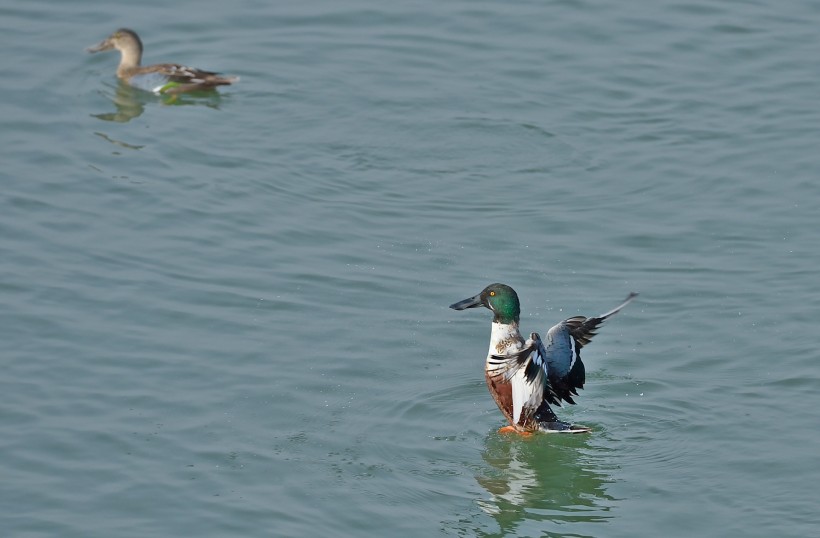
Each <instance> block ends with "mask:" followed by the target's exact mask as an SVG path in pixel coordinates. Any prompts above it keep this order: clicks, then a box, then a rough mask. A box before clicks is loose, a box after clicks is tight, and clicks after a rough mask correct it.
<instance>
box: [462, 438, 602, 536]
mask: <svg viewBox="0 0 820 538" xmlns="http://www.w3.org/2000/svg"><path fill="white" fill-rule="evenodd" d="M588 443H589V438H588V437H587V436H577V435H567V436H563V435H550V436H544V435H536V436H534V437H532V438H521V439H516V438H510V437H508V436H504V435H498V434H496V433H493V434H490V435H489V436H488V438H487V439H486V442H485V449H484V452H483V453H482V457H483V459H484V461H485V462H486V463H487V464H489V465H488V466H485V468H484V469H483V470H482V471H481V472H480V473H479V474H478V475H477V476H476V480H477V481H478V483H479V484H481V486H482V487H484V489H486V490H487V492H489V494H490V498H489V499H486V500H481V501H479V504H480V506H481V508H482V509H483V510H484V511H485V512H486V513H488V514H490V515H491V516H492V517H493V518H494V519H495V521H496V523H497V524H498V526H499V527H500V531H501V532H500V534H501V535H502V536H506V535H508V533H514V531H516V530H517V529H518V530H524V529H520V527H521V526H522V525H523V526H526V524H527V523H528V522H532V523H537V527H538V528H539V529H541V532H547V534H549V532H550V529H549V528H546V527H545V523H547V524H548V523H555V524H557V525H559V526H560V531H561V533H566V532H568V531H569V532H570V533H571V534H572V535H573V536H575V535H583V530H582V529H581V528H576V529H572V530H571V529H570V528H568V524H573V523H587V524H596V523H604V522H606V521H608V520H609V519H610V518H612V517H613V516H612V514H611V513H610V510H611V509H612V508H613V506H614V504H615V499H614V498H613V497H611V496H609V495H608V494H607V493H606V484H607V483H608V482H611V481H612V479H611V478H610V477H609V476H608V475H607V473H606V470H605V469H602V468H600V466H596V459H597V458H596V454H595V453H594V451H595V449H594V448H591V447H590V446H589V444H588ZM596 467H597V468H596ZM573 526H574V525H573ZM584 526H585V525H584ZM553 530H555V531H556V532H557V531H558V529H557V528H556V529H553ZM576 531H581V532H576Z"/></svg>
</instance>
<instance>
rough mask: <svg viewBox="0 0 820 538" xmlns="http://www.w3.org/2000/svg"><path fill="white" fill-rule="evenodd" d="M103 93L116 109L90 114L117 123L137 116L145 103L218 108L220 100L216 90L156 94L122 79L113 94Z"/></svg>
mask: <svg viewBox="0 0 820 538" xmlns="http://www.w3.org/2000/svg"><path fill="white" fill-rule="evenodd" d="M104 95H106V96H109V97H110V99H111V102H112V103H113V104H114V107H115V109H116V110H115V111H114V112H104V113H101V114H92V116H93V117H95V118H97V119H100V120H103V121H113V122H117V123H126V122H129V121H131V120H133V119H134V118H137V117H139V116H140V115H142V113H143V112H145V105H146V104H148V103H152V102H154V103H160V104H164V105H174V106H184V105H199V106H207V107H209V108H215V109H218V108H219V103H220V100H221V98H220V95H219V93H218V92H216V91H205V92H191V93H187V94H180V95H156V94H153V93H150V92H146V91H143V90H139V89H137V88H134V87H132V86H129V85H128V84H126V83H125V82H122V81H117V85H116V87H114V95H113V96H111V95H110V92H104Z"/></svg>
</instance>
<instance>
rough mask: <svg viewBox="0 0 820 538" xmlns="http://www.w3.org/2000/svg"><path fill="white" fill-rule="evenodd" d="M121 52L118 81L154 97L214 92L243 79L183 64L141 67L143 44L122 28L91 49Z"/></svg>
mask: <svg viewBox="0 0 820 538" xmlns="http://www.w3.org/2000/svg"><path fill="white" fill-rule="evenodd" d="M111 49H117V50H118V51H120V65H119V67H117V77H118V78H119V79H120V80H123V81H124V82H126V83H128V84H130V85H131V86H134V87H135V88H139V89H141V90H146V91H149V92H153V93H160V94H168V95H176V94H180V93H185V92H196V91H206V90H212V89H214V88H216V87H217V86H226V85H229V84H233V83H234V82H236V81H237V80H239V77H223V76H220V75H219V73H213V72H211V71H202V70H201V69H195V68H193V67H185V66H184V65H179V64H156V65H146V66H145V67H143V66H141V65H140V62H141V61H142V41H140V38H139V36H138V35H137V34H136V32H134V31H133V30H129V29H128V28H120V29H119V30H117V31H116V32H114V33H113V34H111V35H110V36H108V37H107V38H105V39H104V40H103V41H102V42H101V43H99V44H97V45H94V46H93V47H89V48H88V49H86V50H88V52H102V51H104V50H111Z"/></svg>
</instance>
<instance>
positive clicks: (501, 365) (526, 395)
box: [488, 333, 560, 424]
mask: <svg viewBox="0 0 820 538" xmlns="http://www.w3.org/2000/svg"><path fill="white" fill-rule="evenodd" d="M543 351H544V346H543V344H542V343H541V337H540V336H539V335H538V333H532V334H531V335H530V338H529V340H527V341H526V343H525V344H524V348H523V349H522V350H521V351H519V352H517V353H512V354H509V355H492V356H491V357H490V358H489V360H488V362H489V364H490V369H489V370H488V372H489V375H491V376H499V377H502V378H503V379H504V381H506V382H508V383H510V384H511V385H512V399H513V423H515V424H520V423H522V422H521V419H522V418H523V419H524V422H527V421H528V420H529V419H530V418H531V417H532V415H534V414H535V412H536V410H538V407H539V406H540V405H541V403H542V402H544V400H546V401H547V402H549V403H554V404H559V405H560V403H559V400H558V398H557V397H556V394H555V392H554V391H553V389H552V386H551V385H550V381H549V372H548V371H547V369H548V366H547V362H546V361H545V359H544V354H543Z"/></svg>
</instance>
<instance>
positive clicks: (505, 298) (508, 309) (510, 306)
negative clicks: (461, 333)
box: [450, 284, 521, 324]
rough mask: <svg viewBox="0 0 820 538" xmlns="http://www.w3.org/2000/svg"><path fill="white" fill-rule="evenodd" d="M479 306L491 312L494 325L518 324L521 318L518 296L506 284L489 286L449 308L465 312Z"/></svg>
mask: <svg viewBox="0 0 820 538" xmlns="http://www.w3.org/2000/svg"><path fill="white" fill-rule="evenodd" d="M479 306H483V307H485V308H489V309H490V310H492V312H493V321H494V322H495V323H507V324H509V323H518V319H519V317H520V316H521V305H520V303H519V302H518V294H517V293H515V290H514V289H512V288H511V287H509V286H507V285H506V284H490V285H489V286H487V287H486V288H484V290H482V292H481V293H479V294H478V295H476V296H475V297H470V298H469V299H464V300H463V301H459V302H457V303H453V304H451V305H450V308H452V309H453V310H465V309H467V308H476V307H479Z"/></svg>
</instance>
